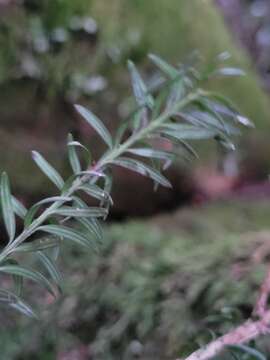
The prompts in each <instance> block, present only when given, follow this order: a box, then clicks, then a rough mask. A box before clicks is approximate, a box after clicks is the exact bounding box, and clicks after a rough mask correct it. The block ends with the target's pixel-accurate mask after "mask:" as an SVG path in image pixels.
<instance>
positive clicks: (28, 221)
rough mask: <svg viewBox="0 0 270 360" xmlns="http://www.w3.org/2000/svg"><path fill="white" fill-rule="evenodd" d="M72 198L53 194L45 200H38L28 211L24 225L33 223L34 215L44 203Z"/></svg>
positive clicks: (65, 200)
mask: <svg viewBox="0 0 270 360" xmlns="http://www.w3.org/2000/svg"><path fill="white" fill-rule="evenodd" d="M71 200H72V199H71V198H70V197H66V196H52V197H49V198H47V199H43V200H41V201H39V202H37V203H36V204H34V205H33V206H32V207H31V208H30V209H29V210H28V211H27V213H26V216H25V219H24V226H25V227H28V226H29V225H30V224H31V223H32V221H33V219H34V216H35V214H36V212H37V211H38V209H39V208H40V206H42V205H44V204H48V203H52V202H56V201H61V202H63V203H65V202H67V201H71ZM48 216H50V215H48Z"/></svg>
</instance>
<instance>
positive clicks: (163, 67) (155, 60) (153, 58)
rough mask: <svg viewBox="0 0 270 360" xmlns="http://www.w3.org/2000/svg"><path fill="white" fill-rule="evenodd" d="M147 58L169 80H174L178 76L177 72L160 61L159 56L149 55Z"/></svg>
mask: <svg viewBox="0 0 270 360" xmlns="http://www.w3.org/2000/svg"><path fill="white" fill-rule="evenodd" d="M148 57H149V59H150V60H151V61H152V62H153V63H154V64H155V65H156V66H157V67H158V68H159V69H160V70H161V71H162V72H163V73H164V74H165V75H167V76H168V77H169V78H171V79H174V78H175V77H177V76H179V71H178V70H177V69H176V68H175V67H173V66H172V65H170V64H168V63H167V62H166V61H164V60H163V59H161V58H160V57H159V56H157V55H154V54H150V55H148Z"/></svg>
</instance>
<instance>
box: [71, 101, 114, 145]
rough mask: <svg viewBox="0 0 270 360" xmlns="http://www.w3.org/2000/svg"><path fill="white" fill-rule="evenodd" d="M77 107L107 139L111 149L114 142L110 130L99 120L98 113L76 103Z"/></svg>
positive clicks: (101, 135) (105, 139)
mask: <svg viewBox="0 0 270 360" xmlns="http://www.w3.org/2000/svg"><path fill="white" fill-rule="evenodd" d="M75 109H76V110H77V111H78V112H79V114H81V116H82V117H83V118H84V119H85V120H86V121H87V122H88V124H90V125H91V126H92V127H93V128H94V129H95V130H96V132H97V133H98V134H99V135H100V137H101V138H102V139H103V140H104V141H105V143H106V144H107V145H108V146H109V148H110V149H111V148H112V147H113V142H112V138H111V135H110V133H109V131H108V130H107V129H106V127H105V126H104V124H103V123H102V122H101V120H99V119H98V118H97V117H96V115H94V114H93V113H92V112H91V111H90V110H87V109H86V108H85V107H83V106H81V105H75Z"/></svg>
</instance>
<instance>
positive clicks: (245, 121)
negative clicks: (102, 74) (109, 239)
mask: <svg viewBox="0 0 270 360" xmlns="http://www.w3.org/2000/svg"><path fill="white" fill-rule="evenodd" d="M208 96H210V97H212V98H213V99H215V100H217V101H219V102H220V103H221V104H223V105H224V106H225V108H227V110H231V111H232V112H233V113H234V114H235V116H232V119H233V120H234V121H235V122H237V123H240V124H242V125H244V126H248V127H251V128H254V127H255V126H254V124H253V122H252V121H250V119H248V118H247V117H245V116H243V115H241V114H240V112H239V111H238V110H237V109H236V106H235V105H234V104H233V103H232V102H231V101H230V100H229V99H228V98H226V97H225V96H222V95H220V94H217V93H213V92H210V93H208Z"/></svg>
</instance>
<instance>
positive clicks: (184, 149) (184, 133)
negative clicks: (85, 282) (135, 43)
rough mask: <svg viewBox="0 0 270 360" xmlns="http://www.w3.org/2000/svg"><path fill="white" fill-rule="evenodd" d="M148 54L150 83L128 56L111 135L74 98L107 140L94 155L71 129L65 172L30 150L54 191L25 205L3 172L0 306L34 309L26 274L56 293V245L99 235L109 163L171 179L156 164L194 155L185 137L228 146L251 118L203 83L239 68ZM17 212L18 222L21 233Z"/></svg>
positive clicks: (107, 199) (88, 243) (107, 201)
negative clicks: (129, 102)
mask: <svg viewBox="0 0 270 360" xmlns="http://www.w3.org/2000/svg"><path fill="white" fill-rule="evenodd" d="M149 58H150V60H151V62H152V63H153V65H154V66H155V69H156V70H157V71H158V75H157V76H158V82H157V85H155V86H154V87H149V86H148V85H147V84H146V82H145V81H144V80H143V78H142V76H141V75H140V74H139V72H138V70H137V68H136V66H135V65H134V64H133V63H132V62H131V61H129V63H128V68H129V71H130V75H131V81H132V89H133V95H134V111H133V112H132V113H131V114H130V116H129V117H128V118H127V119H126V120H125V121H124V122H123V123H122V124H121V125H120V126H119V129H118V131H117V133H116V134H115V136H114V137H112V136H111V134H110V132H109V131H108V129H107V128H106V127H105V126H104V124H103V122H102V121H101V120H100V119H99V118H98V117H97V116H96V115H95V114H93V113H92V112H91V111H90V110H88V109H86V108H85V107H83V106H81V105H76V106H75V108H76V110H77V111H78V112H79V114H80V115H81V116H82V118H83V119H84V120H85V121H86V122H87V123H88V124H89V126H91V127H92V128H93V129H94V130H95V131H96V132H97V133H98V134H99V136H100V137H101V139H102V140H103V141H104V143H105V145H106V146H107V150H106V151H105V153H104V154H103V155H102V156H101V158H100V159H99V160H98V161H93V159H92V157H91V153H90V151H89V150H88V149H87V148H86V147H85V146H84V145H83V144H81V143H80V142H79V141H77V140H74V138H73V136H72V135H71V134H69V135H68V138H67V152H68V159H69V163H70V168H71V172H72V174H71V175H70V177H69V178H68V179H63V178H62V176H61V175H60V174H59V172H58V171H57V170H56V169H55V168H54V167H53V166H52V165H51V164H49V163H48V161H47V160H46V159H45V158H44V157H43V156H42V155H41V154H39V153H38V152H36V151H33V152H32V157H33V161H34V162H35V163H36V165H37V166H38V167H39V169H40V170H41V171H42V172H43V173H44V175H45V176H46V177H47V178H48V179H49V180H50V181H51V182H52V183H53V184H54V185H55V186H56V188H57V191H58V193H57V194H56V195H55V196H54V197H50V198H46V199H43V200H41V201H39V202H37V203H36V204H34V205H32V206H31V207H30V208H29V209H26V208H25V207H24V205H23V204H21V203H20V202H19V201H18V200H17V199H16V198H15V197H14V196H13V195H12V193H11V189H10V183H9V178H8V175H7V174H6V173H3V174H2V176H1V190H0V191H1V210H2V218H3V222H4V224H5V228H6V234H7V244H6V246H5V247H4V248H3V249H2V250H1V252H0V273H1V276H2V277H5V276H8V278H9V279H10V282H9V283H10V285H9V286H7V287H3V288H2V289H1V297H0V303H1V304H2V305H3V306H9V307H12V308H14V309H16V310H19V311H21V312H22V313H24V314H26V315H30V316H33V317H35V316H36V314H35V312H34V310H32V308H31V306H30V305H28V304H27V303H26V302H25V300H24V296H23V290H24V286H23V285H24V282H26V281H27V280H31V281H33V282H35V283H37V284H38V285H40V286H42V287H44V288H45V290H46V291H48V292H49V293H51V294H52V295H53V296H57V295H58V294H59V292H61V285H62V278H61V274H60V272H59V270H58V268H57V259H58V255H59V253H60V250H61V247H62V246H65V245H66V243H74V244H77V245H79V246H81V247H82V248H84V249H90V250H92V249H95V248H96V246H97V245H98V243H99V241H100V240H101V239H102V230H101V224H100V221H102V220H104V219H106V217H107V215H108V213H109V210H110V207H111V206H112V204H113V200H112V198H111V195H110V193H111V188H112V182H113V179H112V175H111V169H112V168H113V167H114V166H120V167H123V168H126V169H129V170H132V171H134V172H137V173H139V174H141V175H143V176H146V177H148V178H150V179H152V180H153V182H154V187H155V188H157V187H158V186H160V185H162V186H166V187H171V184H170V182H169V180H168V179H167V178H166V177H165V176H164V175H163V173H162V170H164V169H167V168H168V167H169V166H170V165H171V164H172V163H173V160H174V159H175V158H176V156H177V155H179V154H180V155H181V156H182V157H184V158H188V159H190V158H192V157H195V156H197V154H196V152H195V151H194V149H193V148H192V146H191V144H190V143H189V141H190V140H202V139H215V140H216V141H218V142H219V143H220V144H221V145H223V146H225V147H226V148H228V149H234V145H233V143H232V137H233V136H235V135H238V134H239V129H238V125H239V124H242V125H247V126H251V125H252V123H251V122H250V121H249V120H248V119H246V118H245V117H243V116H242V115H241V114H240V113H239V112H238V111H237V109H236V108H235V107H234V106H233V105H232V103H231V102H230V101H229V100H228V99H226V98H224V97H222V96H220V95H219V94H215V93H211V92H207V91H204V90H202V88H201V85H202V84H203V82H204V81H205V80H207V79H208V78H209V77H211V76H216V75H217V74H222V75H230V76H231V75H232V76H235V75H242V72H241V71H240V70H238V69H231V68H221V67H219V68H218V69H217V70H214V71H211V72H208V73H203V74H201V73H199V72H198V71H197V69H196V68H195V67H194V65H193V64H181V65H178V66H172V65H170V64H168V63H167V62H165V61H164V60H163V59H161V58H160V57H158V56H156V55H150V56H149ZM157 144H158V145H157ZM164 144H166V146H165V147H166V151H165V150H164ZM168 149H169V150H168ZM88 198H92V199H95V201H96V205H95V206H90V205H89V202H88V201H87V199H88ZM18 217H19V218H21V219H22V221H23V223H24V228H23V230H22V231H21V232H19V233H18V231H17V229H16V222H17V218H18ZM27 254H29V255H30V256H31V258H32V259H33V261H32V266H31V267H25V266H24V265H23V264H24V261H23V260H22V259H24V256H27Z"/></svg>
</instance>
